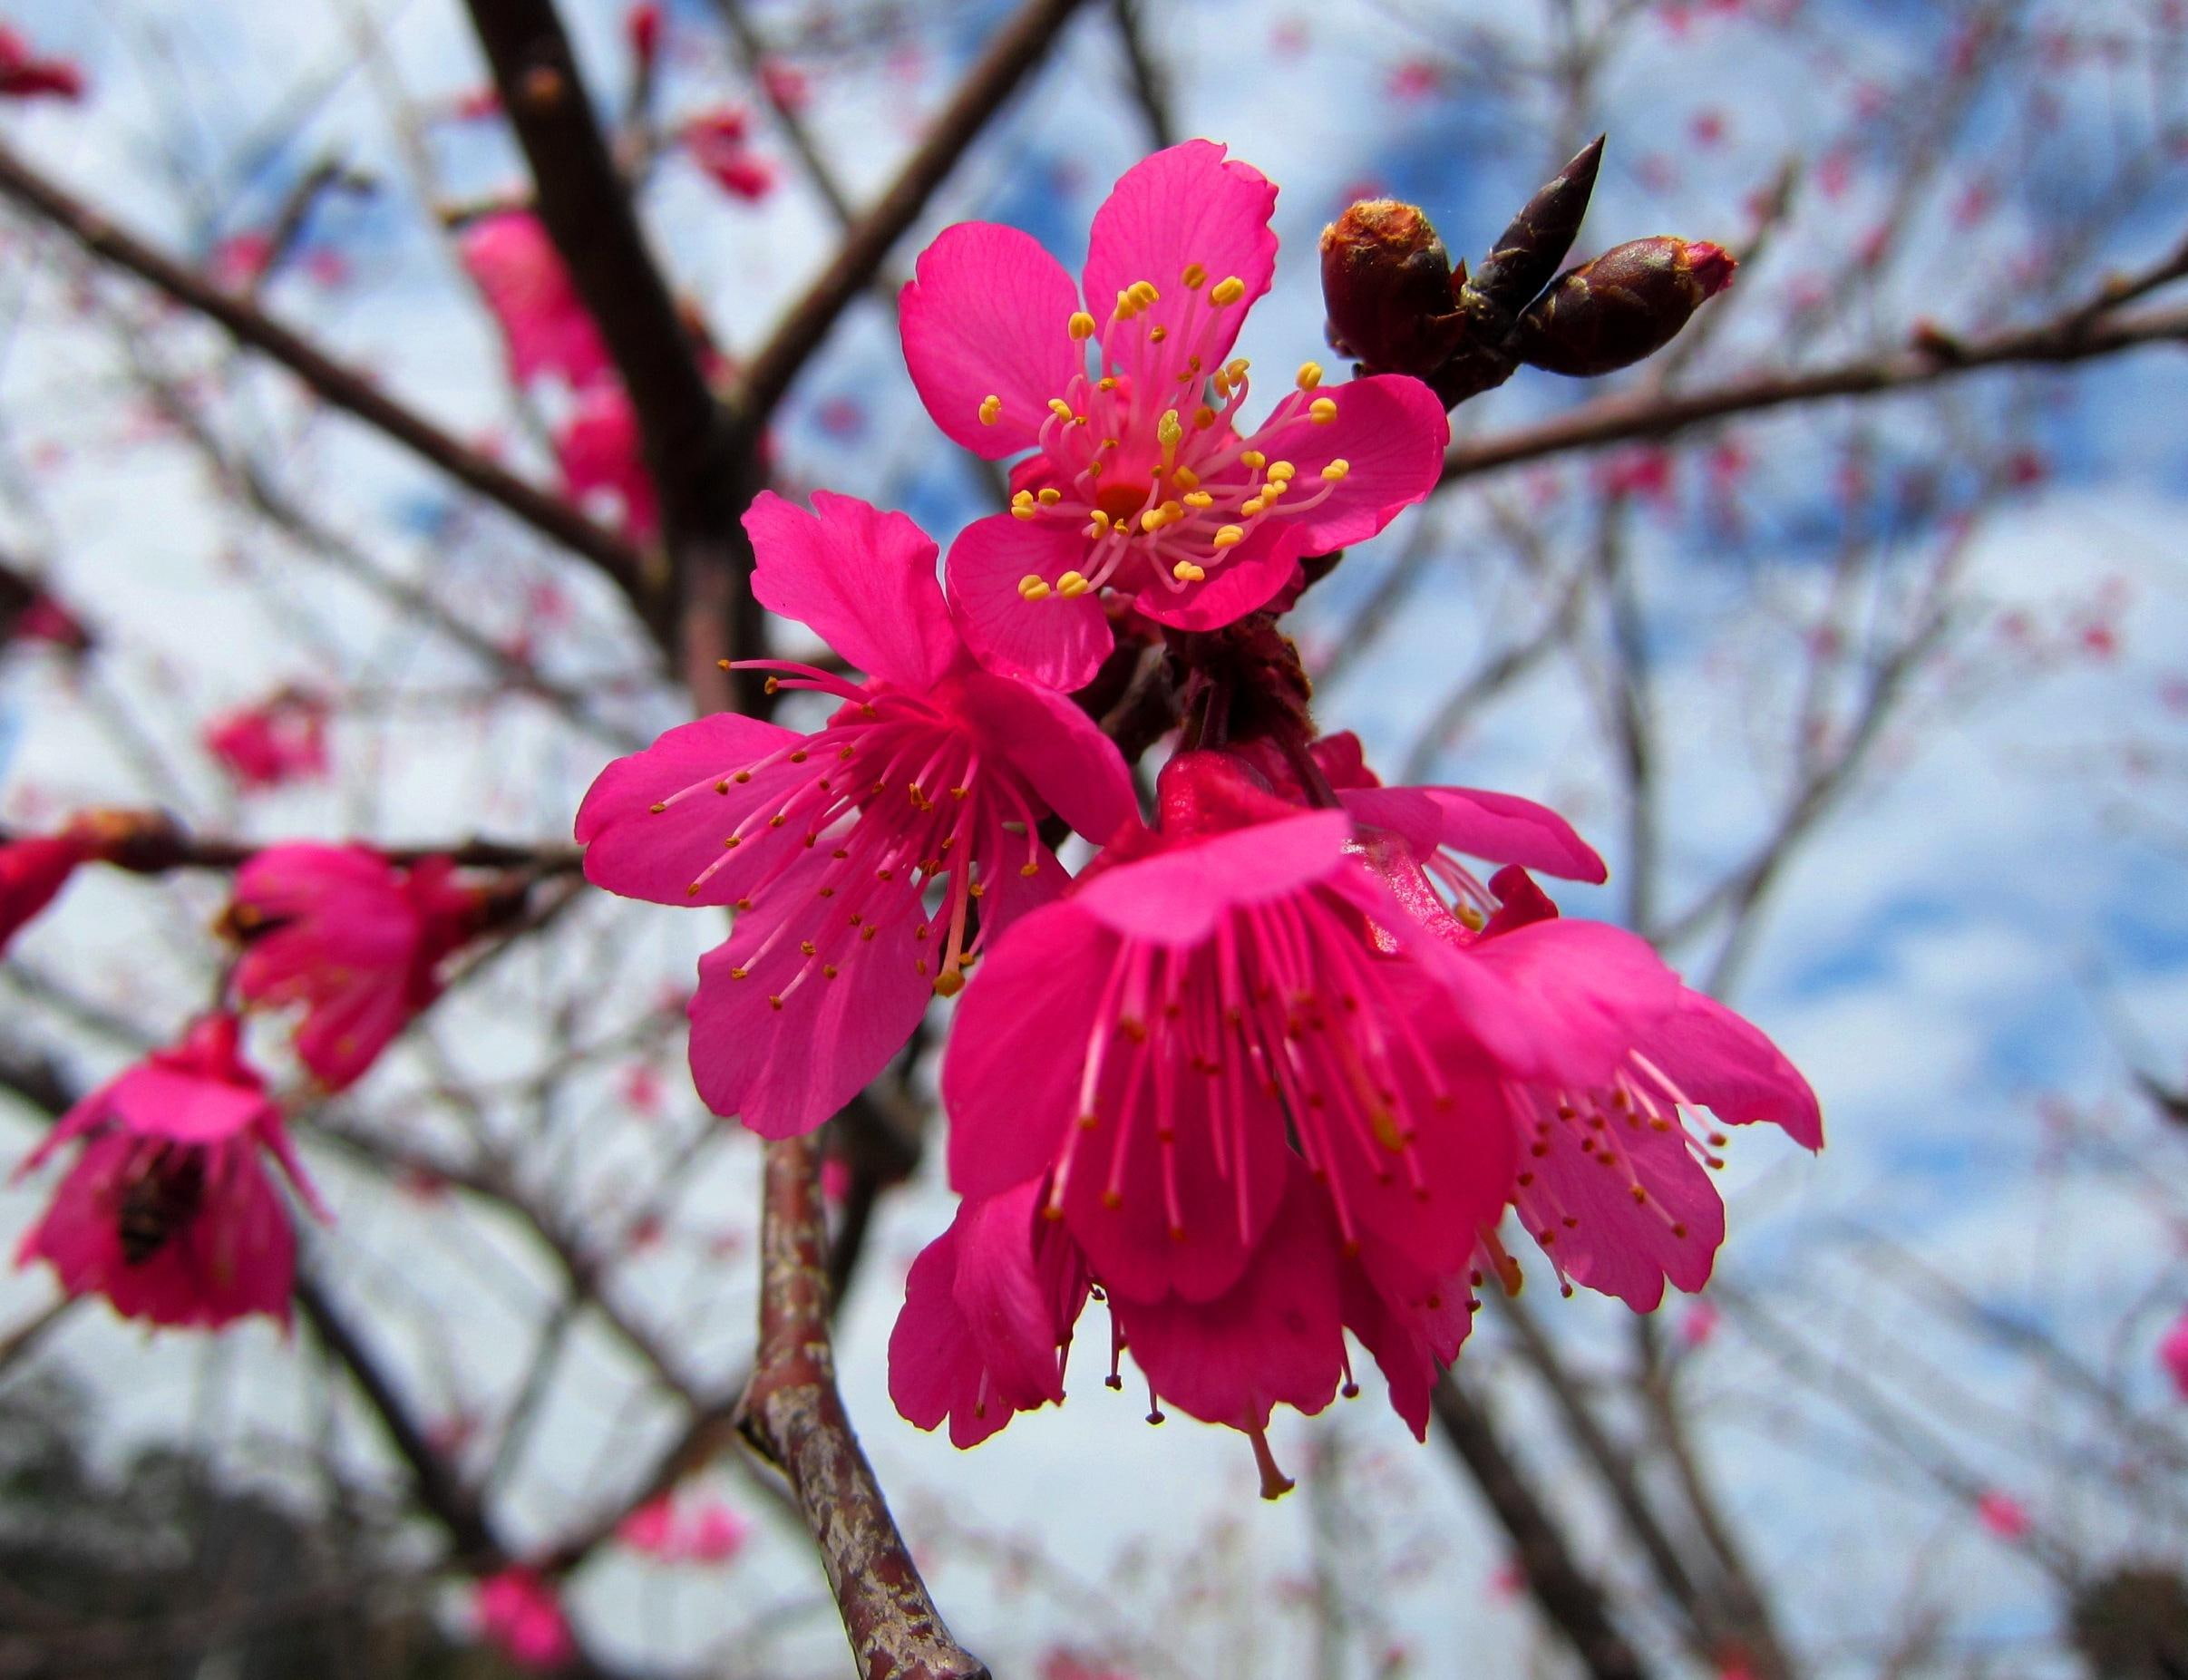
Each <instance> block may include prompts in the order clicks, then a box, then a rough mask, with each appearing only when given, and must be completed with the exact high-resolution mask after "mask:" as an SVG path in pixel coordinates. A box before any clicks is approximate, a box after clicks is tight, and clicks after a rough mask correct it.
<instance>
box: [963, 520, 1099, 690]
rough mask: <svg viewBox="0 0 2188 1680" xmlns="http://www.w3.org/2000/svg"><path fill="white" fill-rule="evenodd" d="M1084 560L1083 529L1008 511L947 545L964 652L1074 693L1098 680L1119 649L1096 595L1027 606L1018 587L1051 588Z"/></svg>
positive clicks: (1011, 672) (1003, 672)
mask: <svg viewBox="0 0 2188 1680" xmlns="http://www.w3.org/2000/svg"><path fill="white" fill-rule="evenodd" d="M1084 558H1086V544H1085V541H1084V539H1083V538H1082V537H1081V536H1080V535H1079V533H1078V531H1077V530H1076V529H1075V528H1073V527H1071V526H1069V525H1065V524H1062V523H1059V522H1056V521H1053V520H1020V519H1017V518H1016V517H1014V516H1013V515H1011V514H1007V513H997V514H991V515H990V516H989V517H987V519H984V520H974V521H973V522H972V523H971V524H970V525H968V526H967V527H966V528H965V529H963V530H962V531H960V532H959V533H958V539H957V541H955V542H953V543H952V544H950V546H949V566H948V578H949V608H950V612H951V614H952V616H954V617H956V619H957V621H958V630H959V632H960V633H961V634H962V635H963V636H964V637H965V642H966V646H968V647H970V648H971V649H972V652H973V656H974V657H975V658H977V659H978V660H979V662H980V663H981V664H982V665H986V666H987V668H988V669H989V670H990V671H994V672H997V673H998V674H1000V675H1004V676H1022V677H1025V678H1026V679H1027V680H1028V681H1029V682H1035V683H1039V684H1041V685H1044V686H1045V687H1049V688H1060V689H1064V690H1065V691H1066V692H1068V691H1069V690H1071V689H1074V688H1084V687H1085V685H1087V684H1089V683H1091V682H1093V681H1094V673H1095V672H1097V671H1099V670H1100V669H1101V668H1102V661H1103V660H1104V659H1106V658H1107V657H1108V656H1109V650H1110V649H1111V648H1112V647H1113V646H1115V645H1116V638H1115V637H1114V636H1113V635H1112V634H1111V633H1110V628H1109V618H1108V616H1107V615H1106V614H1105V613H1104V612H1103V610H1102V603H1101V600H1100V598H1099V597H1097V596H1096V595H1094V594H1093V593H1088V594H1086V595H1083V596H1080V597H1078V598H1077V599H1076V600H1066V599H1065V598H1064V597H1062V596H1060V595H1055V594H1051V595H1050V596H1049V597H1047V598H1046V599H1045V600H1039V601H1029V600H1027V599H1026V598H1025V597H1023V596H1021V595H1020V594H1019V593H1018V584H1019V582H1020V581H1021V580H1022V579H1023V578H1026V577H1029V576H1031V577H1036V578H1041V579H1042V580H1043V581H1044V582H1045V583H1047V584H1048V585H1049V586H1050V588H1051V589H1053V588H1055V581H1056V579H1057V578H1061V577H1062V576H1063V575H1064V574H1065V572H1067V571H1072V570H1075V569H1076V568H1078V566H1079V564H1080V563H1081V562H1082V561H1083V560H1084Z"/></svg>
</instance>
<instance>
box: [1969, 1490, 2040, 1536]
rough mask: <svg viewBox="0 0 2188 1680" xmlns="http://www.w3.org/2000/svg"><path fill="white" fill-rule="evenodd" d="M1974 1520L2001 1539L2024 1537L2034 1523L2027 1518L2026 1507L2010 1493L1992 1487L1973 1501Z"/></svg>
mask: <svg viewBox="0 0 2188 1680" xmlns="http://www.w3.org/2000/svg"><path fill="white" fill-rule="evenodd" d="M1975 1515H1976V1520H1978V1521H1979V1522H1980V1523H1981V1524H1982V1525H1983V1527H1984V1528H1985V1529H1989V1531H1990V1532H1991V1533H1992V1534H1995V1535H1996V1536H1998V1539H2002V1540H2018V1539H2025V1538H2026V1537H2027V1536H2028V1531H2029V1529H2031V1528H2033V1527H2034V1526H2035V1525H2034V1524H2033V1523H2031V1522H2030V1520H2029V1519H2028V1507H2027V1506H2025V1505H2023V1504H2022V1503H2021V1502H2020V1500H2017V1499H2015V1498H2014V1497H2013V1495H2012V1494H2010V1493H2002V1492H2000V1491H1998V1490H1997V1489H1995V1488H1993V1489H1991V1490H1990V1491H1988V1492H1986V1493H1984V1494H1983V1495H1982V1496H1981V1497H1980V1498H1979V1499H1978V1500H1976V1502H1975Z"/></svg>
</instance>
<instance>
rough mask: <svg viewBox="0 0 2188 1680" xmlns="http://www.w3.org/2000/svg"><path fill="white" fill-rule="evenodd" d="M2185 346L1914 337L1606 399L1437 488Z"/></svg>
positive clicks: (2099, 332)
mask: <svg viewBox="0 0 2188 1680" xmlns="http://www.w3.org/2000/svg"><path fill="white" fill-rule="evenodd" d="M2183 343H2188V308H2173V309H2164V310H2153V311H2149V312H2146V313H2144V314H2140V315H2134V316H2107V317H2105V318H2102V319H2097V320H2087V319H2085V318H2083V311H2082V310H2081V309H2078V308H2077V309H2076V311H2074V312H2071V313H2069V314H2068V315H2066V316H2061V317H2060V318H2058V319H2057V320H2053V321H2048V322H2046V323H2043V324H2042V325H2037V326H2031V327H2023V328H2020V329H2019V330H2018V331H2015V332H2010V333H2000V334H1997V335H1992V336H1989V337H1984V338H1972V339H1958V338H1952V337H1949V336H1947V335H1943V334H1940V333H1936V332H1925V333H1922V334H1920V335H1918V336H1917V339H1916V342H1915V343H1914V344H1913V345H1911V346H1910V347H1909V348H1907V349H1904V350H1901V351H1896V352H1894V353H1892V354H1888V355H1882V356H1877V357H1874V358H1872V359H1866V360H1862V361H1858V362H1850V363H1846V364H1842V365H1840V366H1838V367H1826V368H1818V369H1816V370H1815V371H1814V372H1812V373H1806V374H1756V375H1754V376H1752V377H1750V378H1747V379H1742V380H1736V381H1734V382H1733V383H1732V384H1726V385H1720V386H1719V387H1717V388H1716V390H1714V391H1697V392H1690V393H1687V394H1685V395H1677V396H1658V395H1657V394H1655V393H1650V392H1646V391H1644V392H1639V393H1633V394H1631V395H1626V396H1614V397H1605V398H1603V399H1601V400H1600V401H1599V402H1594V403H1585V404H1583V405H1582V406H1580V407H1579V408H1576V409H1574V410H1572V411H1571V412H1570V413H1566V414H1561V415H1560V416H1558V417H1557V418H1556V419H1554V420H1548V421H1544V422H1542V423H1541V424H1540V425H1534V426H1523V427H1521V428H1519V429H1517V430H1515V431H1512V432H1504V433H1502V434H1501V435H1494V436H1491V437H1486V438H1482V439H1478V440H1476V441H1474V442H1466V443H1457V444H1454V445H1453V446H1452V448H1451V449H1450V451H1449V452H1446V453H1445V455H1444V477H1443V481H1442V483H1441V484H1440V485H1439V486H1438V488H1439V489H1447V488H1449V487H1450V486H1451V485H1454V484H1456V483H1458V482H1460V481H1462V480H1464V479H1469V478H1473V477H1475V476H1477V475H1478V474H1481V473H1484V472H1494V471H1500V470H1501V469H1502V468H1505V467H1512V466H1518V465H1519V464H1521V463H1522V462H1523V461H1540V460H1541V459H1542V458H1543V457H1545V456H1549V455H1561V454H1564V453H1566V452H1569V451H1572V450H1587V449H1603V448H1606V447H1608V446H1609V445H1610V444H1613V443H1629V442H1636V441H1638V440H1640V439H1662V438H1668V437H1674V436H1676V435H1677V434H1678V433H1680V432H1687V431H1690V430H1692V429H1693V428H1694V427H1697V426H1700V425H1706V424H1707V423H1708V422H1712V421H1716V420H1726V419H1729V418H1731V417H1732V416H1734V415H1737V414H1755V413H1765V412H1767V411H1768V410H1771V409H1774V408H1784V407H1786V406H1787V405H1789V404H1792V403H1818V402H1823V401H1827V400H1829V399H1831V398H1833V397H1849V396H1874V395H1877V394H1879V393H1884V392H1893V391H1911V390H1918V389H1920V388H1921V387H1922V386H1925V385H1930V384H1937V383H1938V382H1939V381H1940V380H1945V379H1951V378H1955V377H1957V376H1958V375H1959V374H1971V373H1975V372H1977V371H1978V370H1979V369H1982V368H1990V367H2009V366H2046V365H2048V366H2066V365H2069V364H2074V363H2076V362H2086V361H2090V360H2092V359H2094V358H2096V357H2098V356H2106V355H2116V354H2120V353H2122V352H2125V351H2129V350H2139V349H2142V348H2144V347H2145V346H2147V345H2164V344H2183Z"/></svg>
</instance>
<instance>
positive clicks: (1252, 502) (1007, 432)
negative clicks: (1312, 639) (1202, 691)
mask: <svg viewBox="0 0 2188 1680" xmlns="http://www.w3.org/2000/svg"><path fill="white" fill-rule="evenodd" d="M1276 193H1277V189H1276V188H1275V187H1274V186H1272V185H1271V184H1270V183H1269V180H1267V179H1265V178H1264V177H1263V176H1262V175H1261V174H1260V173H1259V171H1258V170H1254V169H1252V168H1250V166H1249V165H1247V164H1245V163H1242V162H1240V161H1238V160H1233V159H1228V158H1227V157H1226V156H1225V152H1224V149H1223V148H1222V147H1221V146H1219V145H1216V144H1213V143H1212V142H1211V141H1204V140H1196V141H1187V142H1186V143H1185V144H1183V145H1181V146H1173V147H1172V148H1171V149H1170V150H1168V151H1162V152H1158V153H1156V154H1155V155H1154V156H1153V157H1151V158H1148V159H1146V160H1143V161H1142V162H1140V163H1138V164H1136V165H1134V166H1133V168H1132V169H1131V170H1128V171H1127V172H1126V173H1125V175H1124V177H1123V179H1122V180H1119V181H1118V182H1117V184H1116V188H1115V189H1114V190H1113V192H1112V193H1111V194H1110V196H1109V199H1108V200H1107V202H1106V203H1104V205H1103V206H1102V208H1101V209H1099V210H1098V211H1097V212H1096V213H1095V216H1094V228H1093V234H1092V240H1091V246H1090V249H1089V252H1088V256H1087V259H1086V267H1085V269H1084V274H1083V276H1082V277H1081V281H1080V282H1079V283H1078V284H1075V283H1074V282H1073V280H1072V279H1071V277H1070V276H1069V275H1067V274H1066V273H1065V270H1064V267H1063V266H1062V265H1061V264H1060V263H1058V262H1057V261H1056V260H1055V258H1054V257H1051V256H1050V255H1049V254H1048V253H1047V252H1046V251H1045V250H1044V249H1042V248H1041V247H1040V245H1039V244H1037V243H1036V241H1035V240H1034V239H1033V238H1032V237H1031V236H1030V235H1027V234H1026V233H1023V232H1020V231H1019V230H1018V229H1016V228H1006V227H999V226H996V225H994V224H990V223H984V222H968V223H963V224H960V225H958V226H957V227H954V228H948V229H946V230H945V231H944V232H943V233H942V235H941V236H940V237H939V238H937V239H936V240H935V242H934V243H933V244H932V245H930V246H929V247H928V248H927V249H926V251H925V252H923V253H922V254H921V256H920V257H919V265H918V268H917V273H916V277H915V278H914V280H913V281H912V282H911V283H910V284H909V285H908V286H906V287H905V288H904V293H903V297H902V305H901V326H902V332H903V339H904V356H905V361H906V363H907V364H908V365H909V368H910V370H911V376H912V382H913V384H916V385H917V386H918V388H919V395H920V397H921V399H922V400H923V401H924V402H925V403H926V404H927V410H928V413H929V414H930V415H932V416H933V417H934V420H935V422H936V423H937V424H938V426H940V427H941V429H942V430H943V431H944V432H946V433H948V435H949V436H950V437H951V438H952V439H954V440H955V441H956V442H959V443H961V444H963V445H965V446H966V447H967V448H968V449H970V450H973V451H974V452H977V453H978V454H980V455H982V456H984V457H986V458H987V459H988V460H991V461H993V460H1001V459H1003V458H1005V457H1007V456H1012V455H1016V454H1018V453H1020V452H1024V451H1028V450H1030V451H1032V452H1034V453H1033V454H1032V455H1031V456H1030V457H1029V458H1028V459H1026V461H1022V462H1021V463H1020V464H1019V465H1018V466H1017V468H1016V471H1014V473H1013V475H1012V481H1013V487H1014V490H1016V495H1015V497H1014V503H1013V506H1012V509H1011V510H1010V511H1009V512H1008V513H1003V514H997V515H996V516H994V517H993V518H990V519H985V520H978V521H976V522H975V523H974V524H973V525H971V526H970V527H968V529H966V531H965V532H964V533H963V534H962V535H961V536H960V537H959V538H958V540H957V542H956V544H955V545H953V547H952V548H951V550H950V556H949V592H950V601H951V604H952V607H954V609H955V610H956V611H957V613H958V617H959V618H960V620H961V622H962V623H963V625H964V627H965V635H966V638H967V640H968V642H969V643H970V644H971V645H972V647H973V649H974V651H975V652H976V653H977V654H978V655H979V656H980V657H981V658H982V659H983V660H984V661H985V662H987V664H988V665H991V666H993V667H994V668H996V669H997V670H1003V671H1009V672H1014V673H1018V674H1022V675H1031V676H1035V677H1036V678H1038V679H1039V680H1041V681H1043V682H1046V683H1051V684H1053V685H1055V686H1057V687H1062V688H1075V687H1078V686H1080V685H1083V684H1084V683H1085V682H1087V681H1088V680H1089V679H1091V678H1092V676H1093V675H1094V671H1095V669H1096V668H1097V667H1098V666H1099V665H1100V664H1101V661H1102V659H1103V657H1104V655H1106V654H1107V652H1108V650H1109V648H1110V646H1111V645H1112V636H1111V632H1110V626H1109V621H1108V618H1107V617H1106V616H1105V614H1104V610H1103V607H1102V602H1101V597H1100V592H1101V591H1102V590H1103V589H1104V588H1107V589H1113V590H1115V591H1117V592H1118V593H1120V594H1123V595H1125V596H1129V597H1132V600H1133V605H1134V606H1135V607H1137V608H1138V610H1139V611H1141V612H1142V613H1143V614H1145V615H1147V616H1148V617H1151V618H1154V619H1157V620H1159V621H1161V622H1162V623H1164V624H1169V625H1174V626H1179V627H1181V628H1183V629H1212V628H1215V627H1217V626H1221V625H1225V624H1229V623H1230V622H1231V621H1232V620H1233V619H1236V618H1238V617H1240V616H1241V615H1243V614H1246V613H1249V612H1252V611H1254V610H1256V609H1258V608H1259V607H1263V606H1264V605H1266V604H1267V603H1268V602H1269V601H1270V600H1272V599H1273V598H1274V597H1276V596H1277V595H1278V594H1279V592H1280V591H1281V590H1282V589H1283V588H1285V586H1286V585H1287V583H1288V582H1289V581H1290V579H1291V578H1292V576H1293V572H1294V569H1295V567H1296V564H1297V562H1298V558H1300V557H1301V556H1303V555H1308V554H1316V553H1321V552H1326V551H1327V550H1330V549H1338V548H1342V547H1344V546H1345V545H1346V544H1347V543H1352V542H1358V541H1362V540H1364V539H1366V538H1368V537H1372V536H1374V535H1375V534H1376V532H1377V531H1379V530H1381V529H1383V527H1384V526H1385V525H1386V524H1388V523H1389V521H1390V520H1391V519H1392V518H1393V517H1394V516H1395V514H1396V513H1397V512H1398V510H1400V509H1402V508H1405V507H1406V506H1407V505H1409V504H1411V503H1413V502H1415V501H1418V500H1420V499H1421V498H1422V497H1424V496H1425V495H1426V494H1427V493H1428V490H1429V489H1430V487H1431V486H1432V485H1433V484H1434V482H1435V479H1436V475H1437V472H1438V471H1440V469H1441V466H1442V463H1443V450H1444V443H1445V442H1446V441H1447V440H1448V438H1449V435H1450V426H1449V422H1448V421H1447V420H1446V418H1445V416H1444V409H1443V405H1442V403H1439V402H1438V401H1437V400H1436V399H1435V397H1434V396H1433V395H1432V394H1431V393H1429V391H1428V389H1427V387H1426V386H1425V385H1423V384H1420V383H1418V382H1417V381H1415V380H1413V379H1410V378H1406V377H1404V376H1402V375H1395V374H1386V375H1377V376H1376V377H1374V378H1370V379H1362V380H1355V381H1353V382H1351V383H1350V384H1342V385H1337V386H1335V387H1331V388H1323V387H1322V386H1321V385H1320V384H1319V382H1320V378H1321V371H1320V369H1319V368H1318V367H1317V366H1315V365H1314V364H1308V365H1306V366H1304V367H1302V368H1301V369H1300V371H1299V376H1298V381H1297V388H1296V389H1294V390H1292V391H1289V392H1287V393H1286V394H1285V395H1284V396H1283V398H1282V399H1281V400H1280V401H1279V402H1278V403H1277V404H1276V406H1275V407H1274V408H1273V409H1272V410H1271V411H1270V412H1269V414H1268V416H1267V417H1266V418H1265V419H1264V420H1262V421H1261V422H1260V423H1259V427H1258V428H1256V429H1254V430H1252V431H1245V430H1242V429H1241V422H1240V411H1241V410H1242V408H1243V407H1244V404H1245V403H1246V401H1247V399H1248V396H1249V394H1250V387H1251V380H1250V374H1249V370H1248V366H1247V364H1246V363H1245V361H1244V360H1243V359H1242V358H1241V359H1238V360H1231V359H1228V358H1230V349H1231V346H1232V344H1233V343H1234V342H1235V340H1236V339H1237V337H1238V333H1239V328H1240V325H1242V324H1243V322H1244V320H1245V316H1246V314H1247V311H1248V310H1249V309H1250V307H1251V306H1252V305H1253V303H1254V301H1255V300H1256V299H1257V298H1259V297H1260V296H1262V295H1263V294H1264V293H1266V292H1267V291H1268V290H1269V283H1270V278H1271V277H1272V275H1273V274H1274V272H1275V267H1276V250H1277V240H1276V236H1275V235H1274V234H1273V233H1272V232H1270V230H1269V217H1270V214H1271V212H1272V211H1273V209H1275V205H1276ZM1082 288H1083V289H1084V299H1085V303H1084V306H1082V304H1081V295H1082ZM1090 340H1091V341H1092V342H1093V344H1094V348H1095V350H1096V352H1097V355H1096V358H1095V359H1096V365H1095V366H1094V368H1093V369H1092V370H1091V371H1090V369H1089V366H1088V359H1087V347H1088V342H1089V341H1090Z"/></svg>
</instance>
